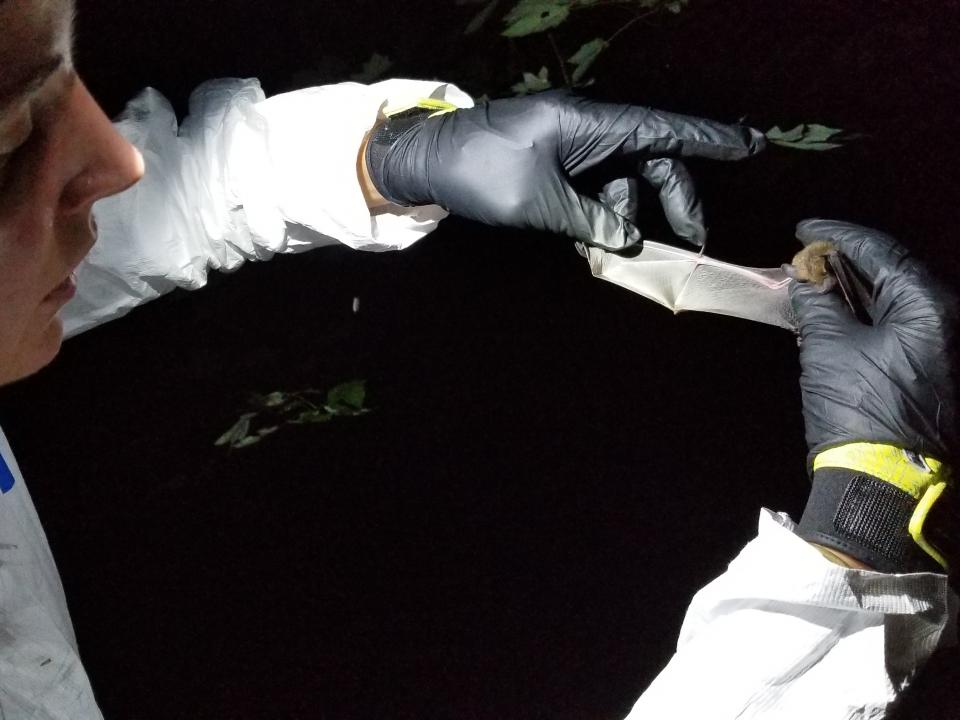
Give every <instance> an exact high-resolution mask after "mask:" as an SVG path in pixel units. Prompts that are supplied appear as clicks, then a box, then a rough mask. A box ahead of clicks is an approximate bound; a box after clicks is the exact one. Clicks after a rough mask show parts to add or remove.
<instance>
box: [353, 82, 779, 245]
mask: <svg viewBox="0 0 960 720" xmlns="http://www.w3.org/2000/svg"><path fill="white" fill-rule="evenodd" d="M387 123H388V124H389V123H390V120H388V121H387ZM380 135H381V139H378V136H377V135H374V137H373V138H372V140H371V142H370V144H369V145H368V154H367V160H368V166H369V169H370V175H371V177H372V179H373V182H374V184H375V185H376V186H377V189H378V190H379V191H380V192H381V194H382V195H383V196H384V197H385V198H387V199H388V200H390V201H391V202H394V203H397V204H399V205H408V206H409V205H423V204H437V205H440V206H441V207H443V208H445V209H447V210H448V211H450V212H451V213H453V214H456V215H460V216H463V217H466V218H470V219H472V220H478V221H480V222H483V223H487V224H489V225H501V226H507V227H517V228H526V227H529V228H534V229H538V230H547V231H551V232H556V233H562V234H565V235H569V236H571V237H573V238H575V239H577V240H581V241H583V242H587V243H590V244H593V245H600V246H603V247H607V248H610V249H620V248H624V247H627V246H629V245H632V244H634V243H636V242H637V241H638V240H639V239H640V233H639V231H638V230H637V228H636V227H634V226H633V224H632V223H631V222H630V221H629V220H627V219H625V218H624V217H623V216H622V215H620V214H618V213H616V212H614V211H613V210H611V209H610V208H608V207H606V206H604V205H603V204H601V203H600V202H598V201H597V200H594V199H592V198H589V197H585V196H584V195H581V194H579V193H577V192H576V191H575V190H574V189H573V188H572V187H571V185H570V182H569V178H571V177H574V176H576V175H578V174H579V173H582V172H584V171H585V170H587V169H589V168H592V167H594V166H596V165H597V164H598V163H601V162H603V161H606V160H610V161H616V162H617V164H618V168H619V171H620V173H622V172H623V169H622V168H623V165H624V163H627V164H628V165H629V166H630V168H631V170H630V171H631V172H635V173H636V175H638V176H640V177H643V178H645V179H646V180H647V181H648V182H650V183H651V184H652V185H653V186H654V187H655V188H657V189H658V190H659V193H660V200H661V203H662V205H663V208H664V211H665V213H666V216H667V220H668V221H669V222H670V225H671V227H672V228H673V230H674V232H676V233H677V235H678V236H680V237H681V238H684V239H685V240H687V241H689V242H691V243H693V244H694V245H702V244H703V241H704V239H705V237H706V229H705V227H704V222H703V211H702V208H701V206H700V203H699V201H698V199H697V196H696V193H695V191H694V186H693V182H692V180H691V178H690V175H689V173H688V171H687V169H686V168H685V167H684V165H683V163H682V162H680V160H678V159H677V158H680V157H688V156H696V157H705V158H712V159H715V160H740V159H743V158H746V157H748V156H750V155H752V154H754V153H756V152H759V151H760V150H761V149H763V147H764V142H765V141H764V137H763V134H762V133H760V132H759V131H757V130H753V129H751V128H747V127H743V126H737V125H725V124H723V123H717V122H712V121H709V120H702V119H700V118H695V117H688V116H684V115H676V114H673V113H667V112H661V111H659V110H651V109H649V108H643V107H637V106H632V105H614V104H609V103H598V102H593V101H591V100H586V99H584V98H579V97H575V96H573V95H570V94H568V93H566V92H549V93H542V94H539V95H533V96H527V97H522V98H510V99H504V100H492V101H490V102H489V103H485V104H482V105H479V106H477V107H474V108H467V109H463V110H456V111H455V112H450V113H446V114H443V115H438V116H434V117H430V118H427V119H426V120H424V121H422V122H417V123H415V124H413V125H412V126H411V127H409V128H401V129H400V130H399V131H398V132H396V131H395V132H391V131H389V130H388V131H387V132H385V133H381V134H380Z"/></svg>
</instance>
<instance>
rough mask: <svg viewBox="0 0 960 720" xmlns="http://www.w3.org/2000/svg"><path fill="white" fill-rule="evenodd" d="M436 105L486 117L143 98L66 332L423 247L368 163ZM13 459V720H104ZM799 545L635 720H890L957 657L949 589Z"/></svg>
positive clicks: (342, 93) (699, 642)
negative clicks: (311, 257) (375, 186)
mask: <svg viewBox="0 0 960 720" xmlns="http://www.w3.org/2000/svg"><path fill="white" fill-rule="evenodd" d="M421 97H434V98H441V99H445V100H448V101H450V102H453V103H454V104H457V105H460V106H466V105H470V104H472V103H471V100H470V98H469V97H467V96H466V95H464V94H463V93H462V92H460V91H459V90H458V89H457V88H455V87H453V86H451V85H446V84H443V83H438V82H423V81H411V80H393V81H387V82H382V83H377V84H375V85H371V86H363V85H358V84H355V83H345V84H341V85H333V86H328V87H321V88H311V89H307V90H301V91H297V92H293V93H287V94H284V95H279V96H276V97H273V98H270V99H269V100H267V99H264V96H263V93H262V91H261V90H260V87H259V84H258V83H257V82H256V81H251V80H224V81H215V82H212V83H207V84H205V85H202V86H201V87H200V88H198V90H197V91H196V92H195V93H194V95H193V97H192V98H191V103H190V116H189V117H188V118H187V120H186V121H185V122H184V123H183V125H182V127H180V128H179V131H178V128H177V123H176V119H175V116H174V114H173V112H172V110H171V108H170V106H169V104H168V103H167V102H166V101H165V100H164V98H163V97H162V96H161V95H160V94H159V93H157V92H155V91H152V90H147V91H145V92H144V93H143V94H142V95H140V96H139V97H138V98H137V99H136V100H135V101H134V102H133V103H131V105H130V107H129V108H128V110H127V111H126V112H125V114H124V116H123V118H122V119H121V120H119V121H118V127H119V129H120V130H121V131H122V132H123V133H124V134H125V135H126V136H127V137H129V138H130V139H131V140H132V141H133V142H134V143H135V144H136V145H137V146H138V147H140V149H141V150H142V151H143V154H144V156H145V159H146V164H147V174H146V177H145V178H144V180H143V181H142V182H141V183H140V184H139V185H137V186H135V187H133V188H131V189H130V190H128V191H127V192H125V193H123V194H122V195H120V196H118V197H116V198H111V199H109V200H105V201H103V202H101V203H100V204H98V206H97V211H96V216H97V220H98V224H99V227H100V240H99V242H98V244H97V246H96V247H95V248H94V250H93V252H92V253H91V255H90V257H89V258H88V260H87V261H86V262H85V263H84V265H83V266H82V267H81V269H80V271H79V273H78V285H79V291H78V296H77V298H75V300H74V301H73V302H71V303H70V305H69V306H68V307H67V308H65V310H64V320H65V326H66V328H67V329H68V332H69V333H76V332H79V331H81V330H84V329H86V328H89V327H92V326H93V325H95V324H97V323H100V322H103V321H105V320H108V319H111V318H114V317H117V316H119V315H122V314H123V313H125V312H126V311H128V310H130V309H131V308H133V307H134V306H136V305H138V304H140V303H142V302H145V301H147V300H149V299H151V298H153V297H156V296H158V295H160V294H162V293H163V292H165V291H167V290H170V289H172V288H173V287H175V286H181V287H187V288H198V287H201V286H202V285H203V284H204V282H205V278H206V273H207V270H208V268H211V267H212V268H217V269H232V268H235V267H237V266H239V265H240V264H241V263H242V262H243V261H244V260H247V259H265V258H268V257H270V256H271V255H272V254H273V253H276V252H297V251H301V250H306V249H310V248H312V247H318V246H322V245H328V244H333V243H338V242H339V243H344V244H346V245H349V246H351V247H354V248H358V249H365V250H391V249H400V248H403V247H406V246H408V245H410V244H411V243H413V242H415V241H416V240H417V239H419V238H420V237H422V236H423V235H425V234H426V233H427V232H429V231H431V230H432V229H433V228H434V227H436V225H437V222H438V221H439V220H441V219H442V218H443V217H444V216H445V212H444V211H443V210H442V209H440V208H438V207H435V206H430V207H422V208H413V209H404V208H398V207H395V206H391V207H388V208H387V211H386V212H382V213H379V214H376V215H374V216H373V217H371V215H370V213H369V211H368V209H367V207H366V205H365V203H364V199H363V197H362V195H361V193H360V189H359V186H358V183H357V179H356V158H357V154H358V150H359V148H360V146H361V143H362V140H363V137H364V134H365V133H366V132H367V130H368V129H369V128H371V127H372V126H373V124H374V123H375V121H376V119H377V117H378V113H379V112H380V110H381V109H383V107H384V106H402V105H404V104H407V103H409V102H411V101H415V100H416V99H418V98H421ZM0 457H2V462H0V717H2V718H4V719H5V720H19V719H25V718H30V720H53V719H54V718H56V719H57V720H66V719H68V718H69V719H70V720H91V719H95V718H100V717H101V714H100V712H99V710H98V708H97V704H96V702H95V700H94V697H93V693H92V690H91V688H90V684H89V682H88V680H87V676H86V673H85V671H84V669H83V666H82V665H81V663H80V660H79V658H78V653H77V647H76V640H75V637H74V634H73V629H72V626H71V623H70V618H69V615H68V612H67V608H66V603H65V600H64V597H63V588H62V586H61V584H60V580H59V576H58V574H57V570H56V567H55V565H54V562H53V558H52V557H51V554H50V550H49V547H48V545H47V541H46V538H45V536H44V533H43V530H42V528H41V526H40V523H39V520H38V518H37V515H36V511H35V510H34V507H33V504H32V502H31V500H30V496H29V494H28V492H27V489H26V486H25V484H24V481H23V477H22V475H21V474H20V472H19V469H18V468H17V465H16V461H15V460H14V458H13V454H12V452H11V450H10V447H9V445H8V444H7V442H6V439H5V438H4V437H3V436H2V433H0ZM792 528H793V525H792V523H791V522H790V520H789V519H788V518H786V517H785V516H781V515H776V514H774V513H771V512H769V511H766V510H764V511H763V512H761V515H760V527H759V534H758V536H757V537H756V539H754V540H753V541H751V542H750V543H749V544H748V545H747V546H746V547H745V548H744V550H743V551H742V552H741V553H740V555H739V556H738V557H737V558H736V559H735V560H734V561H733V562H732V563H731V565H730V567H729V569H728V570H727V572H725V573H724V574H723V575H722V576H721V577H719V578H718V579H717V580H715V581H714V582H712V583H711V584H709V585H708V586H707V587H705V588H704V589H703V590H701V591H700V592H699V593H698V594H697V595H696V597H695V598H694V599H693V602H692V603H691V605H690V608H689V610H688V611H687V615H686V619H685V620H684V623H683V627H682V629H681V632H680V639H679V642H678V647H677V652H676V654H675V655H674V657H673V659H672V660H671V661H670V663H669V664H668V665H667V667H666V668H665V669H664V670H663V672H662V673H661V674H660V675H659V677H658V678H657V679H656V680H655V681H654V683H653V684H652V685H651V687H650V688H648V689H647V691H646V692H645V693H644V695H643V696H642V697H641V698H640V700H639V701H638V702H637V704H636V706H635V708H634V710H633V711H632V712H631V714H630V718H633V719H635V720H636V719H639V718H656V719H657V720H664V719H668V718H678V719H681V718H682V719H683V720H688V719H689V718H711V719H712V720H720V719H722V718H755V717H763V718H797V719H800V718H803V719H804V720H807V719H809V718H818V720H830V719H839V718H876V717H881V716H882V715H883V713H884V709H885V707H886V706H887V704H888V703H889V702H890V701H891V700H893V699H894V698H895V697H896V696H897V695H898V693H899V692H900V691H901V690H902V689H903V688H904V687H905V686H906V684H907V683H908V682H909V681H910V679H911V678H912V677H913V675H914V674H915V672H916V671H917V669H918V668H919V667H920V666H921V665H922V664H923V663H924V662H925V661H926V659H927V658H928V657H929V656H930V654H931V653H932V651H933V650H934V648H935V647H936V646H937V645H938V644H939V643H942V642H945V641H949V640H952V639H953V636H954V632H953V628H952V618H953V617H954V611H955V603H954V602H953V600H954V596H953V595H952V594H951V593H950V591H949V589H948V586H947V582H946V577H945V576H943V575H936V574H913V575H901V576H898V575H883V574H880V573H871V572H864V571H858V570H850V569H845V568H841V567H839V566H837V565H833V564H831V563H830V562H829V561H827V560H826V559H824V558H823V556H821V555H820V553H819V552H818V551H817V550H815V549H814V548H813V547H812V546H810V545H808V544H807V543H805V542H804V541H802V540H800V539H799V538H798V537H797V536H796V535H794V533H793V532H792ZM637 571H638V572H642V571H643V568H638V569H637ZM639 610H640V609H639V608H638V611H639ZM637 652H643V648H637ZM639 690H640V688H638V691H639ZM520 710H521V709H519V708H518V712H519V711H520Z"/></svg>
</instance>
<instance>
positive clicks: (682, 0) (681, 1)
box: [663, 0, 690, 15]
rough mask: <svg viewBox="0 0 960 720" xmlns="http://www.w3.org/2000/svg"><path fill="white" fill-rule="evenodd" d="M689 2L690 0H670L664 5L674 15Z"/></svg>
mask: <svg viewBox="0 0 960 720" xmlns="http://www.w3.org/2000/svg"><path fill="white" fill-rule="evenodd" d="M688 2H690V0H671V1H670V2H667V3H664V5H663V7H665V8H666V9H667V10H668V11H669V12H672V13H673V14H674V15H676V14H677V13H679V12H680V11H681V10H683V8H684V6H685V5H686V4H687V3H688Z"/></svg>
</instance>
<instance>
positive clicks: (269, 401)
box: [263, 391, 287, 407]
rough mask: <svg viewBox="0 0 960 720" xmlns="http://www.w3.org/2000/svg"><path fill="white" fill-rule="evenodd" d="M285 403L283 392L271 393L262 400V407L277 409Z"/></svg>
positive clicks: (285, 398) (285, 396) (285, 397)
mask: <svg viewBox="0 0 960 720" xmlns="http://www.w3.org/2000/svg"><path fill="white" fill-rule="evenodd" d="M286 401H287V394H286V393H283V392H279V391H277V392H272V393H270V394H268V395H267V396H266V397H264V398H263V405H264V407H278V406H280V405H283V404H284V403H285V402H286Z"/></svg>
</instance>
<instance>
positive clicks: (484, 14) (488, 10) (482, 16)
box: [463, 0, 500, 35]
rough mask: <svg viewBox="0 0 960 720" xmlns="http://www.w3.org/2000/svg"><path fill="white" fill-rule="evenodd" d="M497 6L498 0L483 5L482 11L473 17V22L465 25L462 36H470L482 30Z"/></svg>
mask: <svg viewBox="0 0 960 720" xmlns="http://www.w3.org/2000/svg"><path fill="white" fill-rule="evenodd" d="M499 4H500V0H490V2H488V3H487V4H486V5H484V6H483V9H482V10H481V11H480V12H478V13H477V14H476V15H474V16H473V20H471V21H470V24H469V25H467V28H466V30H464V31H463V34H464V35H471V34H473V33H475V32H476V31H477V30H479V29H480V28H482V27H483V25H484V23H485V22H487V20H488V19H489V18H490V16H491V15H492V14H493V11H494V10H496V9H497V5H499Z"/></svg>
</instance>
